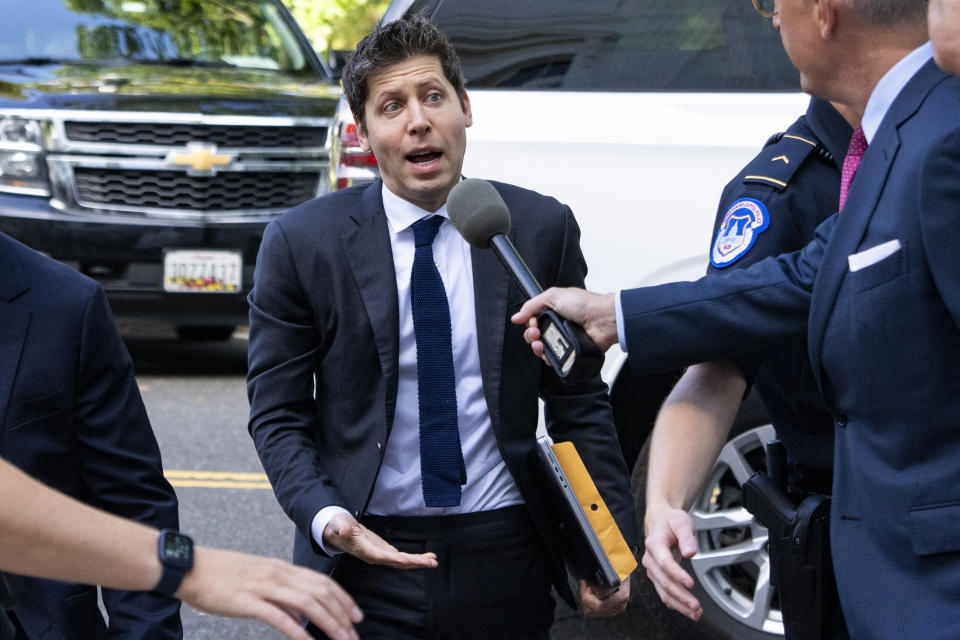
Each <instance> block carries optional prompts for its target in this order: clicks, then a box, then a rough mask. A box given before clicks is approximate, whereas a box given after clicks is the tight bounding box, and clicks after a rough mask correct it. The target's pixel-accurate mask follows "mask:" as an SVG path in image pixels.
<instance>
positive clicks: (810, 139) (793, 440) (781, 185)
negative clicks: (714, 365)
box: [643, 98, 853, 640]
mask: <svg viewBox="0 0 960 640" xmlns="http://www.w3.org/2000/svg"><path fill="white" fill-rule="evenodd" d="M852 133H853V130H852V127H851V125H850V124H849V123H848V122H847V120H846V119H845V118H844V117H843V116H842V115H841V114H840V113H839V112H838V111H837V109H835V108H834V106H833V105H831V104H830V103H829V102H826V101H824V100H820V99H818V98H813V99H811V101H810V104H809V107H808V109H807V112H806V113H805V114H804V115H803V116H801V117H800V118H799V119H798V120H797V121H796V122H794V123H793V125H791V126H790V127H789V128H788V129H787V130H786V131H785V132H783V133H778V134H776V135H774V136H772V137H771V138H770V139H769V140H768V141H767V144H766V145H765V146H764V148H763V150H762V151H761V152H760V153H759V154H758V155H757V156H756V157H755V158H754V159H753V160H752V161H751V162H750V163H749V164H748V165H747V166H746V167H744V169H743V170H742V171H741V172H740V173H739V174H738V175H737V176H736V177H735V178H734V179H733V180H732V181H730V183H728V184H727V186H726V188H725V189H724V192H723V196H722V197H721V200H720V206H719V209H718V212H717V218H716V222H715V224H714V233H713V236H712V238H713V240H712V244H711V247H710V266H709V267H708V270H709V271H710V272H729V271H732V270H733V269H739V268H744V267H748V266H750V265H752V264H754V263H755V262H758V261H760V260H763V259H764V258H767V257H769V256H776V255H779V254H781V253H789V252H792V251H795V250H798V249H801V248H803V247H804V246H806V245H807V244H808V243H809V242H810V241H811V240H812V239H813V237H814V231H815V229H816V228H817V226H818V225H819V224H820V223H821V222H823V220H825V219H826V218H828V217H829V216H831V215H833V214H834V213H836V211H837V210H838V209H839V196H840V170H841V167H842V164H843V158H844V156H845V155H846V150H847V146H848V144H849V141H850V137H851V135H852ZM733 364H734V365H735V366H736V368H737V369H739V371H740V373H741V374H742V375H743V378H744V379H745V380H746V381H747V383H748V385H749V384H750V383H753V384H754V385H755V386H756V390H757V393H758V395H759V396H760V399H761V401H762V402H763V404H764V407H765V408H766V410H767V413H768V415H769V417H770V420H771V422H772V423H773V425H774V427H775V428H776V430H777V435H778V437H779V439H780V441H781V442H782V447H781V448H778V445H773V446H770V447H768V457H769V458H770V462H771V466H781V467H782V468H783V472H782V473H780V474H774V475H775V476H777V479H776V481H775V482H774V483H768V484H767V485H765V486H766V488H767V489H768V490H769V489H771V486H772V485H777V486H775V488H774V490H773V492H774V493H778V494H782V497H783V498H784V499H783V500H779V499H778V498H777V496H763V497H767V498H770V499H771V500H773V501H774V504H780V505H787V506H788V507H789V510H790V511H791V512H793V513H791V514H790V515H791V516H793V515H795V513H796V511H795V509H794V507H796V506H797V505H800V504H801V503H803V504H804V505H805V506H806V505H808V504H810V503H809V502H807V503H804V500H805V498H807V497H808V496H817V499H818V500H820V501H821V502H822V501H824V500H826V498H824V496H829V494H830V490H831V482H832V475H833V419H832V417H831V415H830V413H829V412H828V411H827V409H826V406H825V404H824V403H823V401H822V400H821V398H820V394H819V391H818V389H817V386H816V383H815V381H814V378H813V373H812V371H811V367H810V363H809V360H808V357H807V345H806V340H805V338H804V339H798V340H797V341H796V342H793V343H781V344H779V345H777V347H776V349H774V350H766V351H762V352H760V351H758V352H757V353H750V354H741V355H740V356H739V357H738V358H735V359H733ZM698 366H700V365H698ZM688 373H690V372H689V371H688ZM723 375H735V374H723ZM683 384H684V380H683V379H681V382H680V383H678V386H677V388H676V389H675V390H674V392H673V393H672V394H671V398H668V400H667V402H666V403H665V405H664V409H663V410H662V411H661V415H660V417H659V418H658V421H657V431H659V432H661V433H662V434H663V435H662V436H658V435H657V434H655V436H654V442H653V447H652V448H651V455H650V463H649V464H650V475H649V478H648V494H647V497H648V499H649V498H651V496H658V497H653V499H652V500H648V508H647V514H646V518H647V521H646V522H645V525H646V526H645V529H646V533H647V535H648V538H647V541H646V545H647V554H646V556H645V557H644V561H643V564H644V566H645V567H646V568H647V574H648V576H650V578H651V580H652V581H653V582H654V584H655V586H657V591H658V593H660V596H661V598H663V599H664V601H665V602H666V603H667V604H668V605H670V606H675V604H676V601H674V603H673V604H671V602H670V601H669V600H670V598H669V596H667V597H665V593H664V589H665V588H666V590H667V591H668V592H669V590H670V587H669V586H667V587H665V585H664V582H671V581H673V582H674V585H675V586H677V581H676V579H675V576H676V573H675V572H676V570H677V569H679V567H676V566H675V567H674V568H673V569H671V568H670V567H666V566H665V565H667V564H670V563H672V562H674V561H673V560H672V549H667V547H670V546H673V547H676V546H681V547H684V546H687V547H689V545H690V543H689V542H687V543H686V544H684V543H683V541H681V540H679V539H678V538H679V537H682V536H677V537H674V535H675V531H673V530H671V529H672V528H673V527H674V526H675V525H674V524H670V525H668V524H666V521H667V520H669V519H670V517H669V516H667V515H666V514H664V513H663V512H662V511H658V510H657V509H656V507H654V503H657V502H659V503H660V504H661V505H663V504H665V503H666V502H669V501H670V500H669V498H668V497H667V494H671V496H673V495H676V494H675V493H674V492H673V487H671V488H669V489H668V488H667V487H665V486H663V484H662V483H663V482H664V480H663V478H664V476H666V475H673V476H674V477H677V476H680V475H686V476H688V478H689V477H690V476H692V475H693V474H692V473H690V470H689V469H684V468H683V466H682V464H679V465H678V466H672V465H673V461H671V460H670V459H669V456H670V455H671V454H675V453H676V451H677V450H676V449H673V450H671V451H665V450H664V449H666V448H667V447H666V445H660V444H659V443H658V440H657V438H658V437H662V438H664V439H668V438H671V437H673V438H677V439H679V438H682V437H685V436H684V435H680V433H681V432H680V431H679V430H677V431H676V432H675V433H673V434H672V435H671V432H673V431H674V430H673V429H672V428H671V427H673V426H676V425H672V424H671V421H672V420H674V418H673V417H672V416H671V414H670V413H669V405H670V403H671V401H672V399H673V398H674V396H675V394H677V393H678V390H679V389H680V388H681V385H683ZM689 389H692V390H693V393H699V392H700V391H699V389H697V388H696V385H695V384H693V383H691V386H690V387H689ZM688 397H689V396H684V395H683V394H682V393H681V394H680V395H678V396H677V401H678V402H683V401H685V400H686V399H687V398H688ZM734 401H735V402H738V401H739V398H738V397H735V398H734ZM705 406H706V405H705ZM673 415H678V414H673ZM718 426H719V425H718ZM723 426H724V427H729V424H726V425H723ZM697 444H698V442H693V443H691V442H686V443H684V445H683V446H684V447H688V448H690V447H696V446H697ZM778 444H779V443H778ZM660 446H663V447H664V449H660V450H659V451H658V448H659V447H660ZM702 446H709V445H702ZM776 451H785V459H784V460H783V461H782V463H781V464H780V465H778V464H777V463H776V460H774V458H775V457H776V453H775V452H776ZM664 456H667V457H666V458H664ZM657 458H660V459H659V460H657ZM655 466H659V469H660V470H661V471H659V472H658V471H655ZM658 475H659V478H657V477H655V476H658ZM678 482H687V483H693V482H695V481H694V480H692V479H685V480H680V481H678ZM688 489H689V488H688ZM694 490H695V489H694ZM651 491H652V492H653V493H652V494H651ZM657 492H660V493H659V494H658V493H657ZM687 493H688V494H689V490H688V491H687ZM778 500H779V502H778ZM812 500H813V498H811V501H812ZM671 507H672V508H673V509H674V510H676V509H678V508H680V505H671ZM688 507H689V505H683V507H682V508H683V509H686V508H688ZM827 509H828V503H825V504H820V505H819V508H818V509H817V510H816V512H815V513H816V514H817V515H818V516H820V515H822V514H825V513H826V512H827ZM811 513H812V512H811ZM764 515H767V514H764ZM808 515H810V514H808ZM824 517H825V516H824ZM761 520H764V518H763V517H761ZM764 524H765V525H767V526H768V528H771V544H770V554H771V563H772V565H773V567H772V569H773V571H772V578H773V580H774V582H775V585H776V586H777V587H778V590H779V591H778V593H779V595H780V599H781V606H782V609H783V611H784V623H785V630H786V636H787V638H788V639H789V640H805V639H806V638H812V637H815V638H820V637H830V638H846V637H847V635H846V631H845V628H844V625H843V618H842V613H841V611H840V605H839V601H838V599H837V596H836V586H835V583H834V581H833V575H832V568H831V567H830V563H829V544H828V540H826V537H825V536H826V532H827V526H826V524H827V523H826V522H820V523H819V524H818V526H817V527H816V533H817V535H822V536H824V537H823V538H822V539H821V540H814V541H812V542H810V543H809V545H808V543H807V541H806V538H804V539H803V541H802V542H803V544H802V545H801V546H803V547H805V548H806V547H807V546H809V547H810V548H811V549H814V550H815V551H818V552H822V553H821V556H822V558H823V560H824V564H825V565H826V566H822V567H819V568H818V569H817V571H819V572H820V575H819V578H818V579H819V583H818V584H819V585H820V586H821V587H823V588H814V587H813V586H812V585H813V584H814V582H815V580H814V579H812V578H810V576H801V577H802V578H803V579H801V580H799V581H797V580H795V578H797V575H796V572H794V571H792V567H793V566H806V565H807V564H808V563H807V559H805V558H800V559H797V558H794V559H793V562H794V564H793V565H791V564H790V562H788V560H789V559H788V558H784V557H783V554H782V552H783V549H782V548H779V547H778V546H777V545H776V544H775V543H774V539H775V536H776V535H777V533H778V531H775V530H774V528H772V525H774V524H775V523H773V522H770V523H768V522H764ZM688 526H689V529H690V531H691V536H692V523H690V525H688ZM784 530H786V531H787V533H786V534H785V535H787V536H789V539H790V540H791V541H792V540H793V536H792V534H793V533H794V529H792V528H790V527H785V528H784ZM655 546H658V547H659V549H655ZM684 555H686V556H688V557H689V555H692V552H691V551H690V550H689V548H688V549H687V552H686V553H684ZM778 569H780V571H778ZM671 572H674V574H673V576H670V573H671ZM782 574H786V575H785V576H784V575H782ZM782 577H785V578H786V579H781V578H782ZM791 580H793V582H791ZM680 588H682V589H684V590H685V589H686V587H685V586H681V587H680ZM684 595H685V597H688V598H692V596H690V594H689V593H685V594H684ZM678 610H681V612H684V613H685V614H686V615H688V616H690V617H694V618H696V617H699V615H698V614H694V615H691V613H690V610H689V608H688V609H687V611H684V610H683V608H678ZM815 618H817V620H815Z"/></svg>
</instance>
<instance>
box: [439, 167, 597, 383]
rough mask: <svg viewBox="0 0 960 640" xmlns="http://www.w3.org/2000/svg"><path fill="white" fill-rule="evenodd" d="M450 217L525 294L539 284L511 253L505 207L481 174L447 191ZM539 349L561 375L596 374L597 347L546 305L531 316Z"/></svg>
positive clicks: (531, 294) (576, 377)
mask: <svg viewBox="0 0 960 640" xmlns="http://www.w3.org/2000/svg"><path fill="white" fill-rule="evenodd" d="M447 211H448V212H449V213H450V221H451V222H452V223H453V226H454V227H456V228H457V231H459V232H460V235H462V236H463V238H464V239H465V240H466V241H467V242H468V243H470V244H471V245H472V246H474V247H478V248H481V249H491V250H492V251H493V252H494V254H495V255H496V256H497V258H498V259H499V260H500V263H501V264H502V265H503V267H504V269H506V270H507V273H509V274H510V276H511V277H512V278H513V281H514V282H515V283H516V284H517V286H518V287H519V288H520V291H522V292H523V294H524V295H525V296H526V297H527V298H533V297H535V296H537V295H539V294H540V293H542V292H543V290H542V289H541V288H540V285H539V284H538V283H537V281H536V279H535V278H534V277H533V274H532V273H530V269H528V268H527V265H526V264H525V263H524V261H523V259H522V258H521V257H520V255H519V254H518V253H517V250H516V248H515V247H514V246H513V243H512V242H510V239H509V238H507V235H506V234H507V233H508V232H509V231H510V211H509V209H507V205H506V203H505V202H504V201H503V198H502V197H500V194H499V193H498V192H497V190H496V188H495V187H494V186H493V185H492V184H490V183H489V182H487V181H486V180H476V179H470V180H463V181H461V182H460V183H459V184H458V185H456V186H455V187H454V188H453V190H452V191H451V192H450V195H449V196H448V197H447ZM537 323H538V326H539V327H540V334H541V339H542V341H543V345H544V355H545V356H546V358H547V361H548V362H549V363H550V365H551V366H552V367H553V369H554V371H556V372H557V375H558V376H560V378H561V379H563V380H581V379H585V378H591V377H593V376H596V375H597V374H598V373H599V371H600V367H601V366H602V364H603V353H602V352H601V351H600V349H599V347H597V345H596V344H595V343H594V342H593V341H592V340H591V339H590V338H589V336H587V334H586V333H585V332H584V330H583V329H582V328H581V327H580V326H579V325H577V324H574V323H573V322H570V321H568V320H566V319H564V318H561V317H560V316H559V315H557V314H556V313H555V312H553V311H551V310H546V311H544V312H543V313H541V314H540V315H538V317H537Z"/></svg>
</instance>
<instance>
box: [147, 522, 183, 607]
mask: <svg viewBox="0 0 960 640" xmlns="http://www.w3.org/2000/svg"><path fill="white" fill-rule="evenodd" d="M157 556H158V557H159V559H160V565H161V566H162V567H163V573H162V574H161V575H160V582H158V583H157V586H155V587H154V588H153V592H154V593H158V594H160V595H164V596H172V595H173V594H174V592H176V590H177V589H179V588H180V583H181V582H183V578H184V576H185V575H187V572H188V571H190V569H192V568H193V540H191V539H190V536H188V535H185V534H182V533H180V532H178V531H174V530H173V529H163V530H162V531H161V532H160V536H159V537H158V538H157Z"/></svg>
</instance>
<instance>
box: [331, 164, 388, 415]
mask: <svg viewBox="0 0 960 640" xmlns="http://www.w3.org/2000/svg"><path fill="white" fill-rule="evenodd" d="M381 185H382V183H381V182H380V181H379V180H378V181H376V182H374V183H373V184H371V185H370V186H369V187H367V189H366V190H365V191H364V193H363V195H362V196H361V197H360V200H359V206H358V207H357V208H356V210H354V211H350V212H348V213H349V215H350V217H351V218H352V219H353V221H354V222H355V223H356V224H355V226H353V227H351V228H349V229H348V230H347V231H346V233H344V235H343V237H342V238H341V242H342V245H343V249H344V253H345V254H346V257H347V264H348V265H349V267H350V270H351V271H352V273H353V279H354V282H356V284H357V289H358V291H359V293H360V298H361V299H362V300H363V306H364V309H365V310H366V312H367V318H368V319H369V321H370V326H371V328H372V329H373V340H374V345H375V347H376V350H377V357H378V358H379V360H380V367H381V369H382V371H383V375H384V379H385V387H384V388H385V390H386V419H387V423H386V425H387V431H388V433H389V430H390V427H391V425H392V424H393V416H394V412H395V409H396V404H397V376H398V373H397V369H398V366H399V347H398V342H399V332H400V329H399V315H398V313H399V312H398V301H397V280H396V271H395V269H394V264H393V250H392V249H391V247H390V231H389V229H388V227H387V217H386V214H385V213H384V212H383V200H382V198H381V191H380V189H381ZM357 320H358V321H359V319H357ZM357 346H358V348H360V347H362V345H357Z"/></svg>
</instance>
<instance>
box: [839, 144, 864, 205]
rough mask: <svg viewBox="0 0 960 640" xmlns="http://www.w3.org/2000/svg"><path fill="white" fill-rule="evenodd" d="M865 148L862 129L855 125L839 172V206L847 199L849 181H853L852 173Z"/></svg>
mask: <svg viewBox="0 0 960 640" xmlns="http://www.w3.org/2000/svg"><path fill="white" fill-rule="evenodd" d="M866 150H867V138H866V136H864V135H863V129H862V128H861V127H859V126H858V127H857V128H856V129H854V130H853V137H851V138H850V146H848V147H847V155H846V156H845V157H844V159H843V170H842V171H841V173H840V208H841V209H843V205H844V203H845V202H846V201H847V192H848V191H850V183H851V182H853V175H854V174H855V173H856V172H857V167H859V166H860V160H861V159H863V154H864V152H865V151H866Z"/></svg>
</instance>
